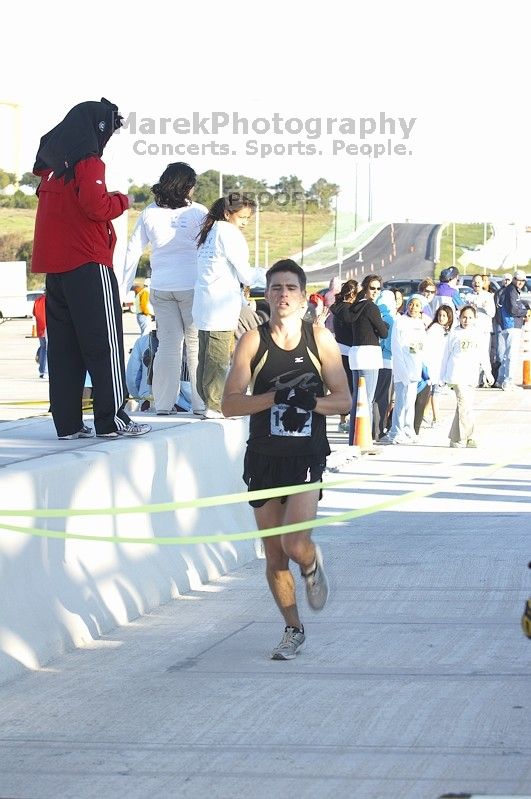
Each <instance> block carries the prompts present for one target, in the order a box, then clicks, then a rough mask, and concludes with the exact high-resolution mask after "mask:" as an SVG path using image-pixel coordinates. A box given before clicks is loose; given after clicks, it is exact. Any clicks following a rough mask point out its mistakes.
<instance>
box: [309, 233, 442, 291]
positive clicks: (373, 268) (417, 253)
mask: <svg viewBox="0 0 531 799" xmlns="http://www.w3.org/2000/svg"><path fill="white" fill-rule="evenodd" d="M439 227H440V225H425V224H411V223H397V224H391V225H387V227H386V228H384V229H383V230H382V231H381V233H379V234H378V235H377V236H376V237H375V238H374V239H373V240H372V241H371V242H370V244H368V245H367V246H366V247H364V248H363V250H360V251H359V252H356V253H354V254H353V255H351V256H349V257H348V258H346V259H345V260H344V261H343V264H342V266H341V277H342V278H344V279H345V280H347V279H349V278H356V279H357V280H359V279H360V278H361V277H363V276H364V275H366V274H369V273H370V272H374V273H376V274H378V275H381V276H382V278H383V279H384V280H391V279H393V278H396V277H400V278H410V277H411V278H416V277H427V276H432V275H433V271H434V266H435V264H434V260H433V258H434V253H435V238H436V236H437V231H438V229H439ZM338 273H339V264H332V266H327V267H324V268H323V269H316V270H312V271H311V273H310V277H311V281H312V282H315V283H318V282H325V281H326V282H328V281H329V280H330V279H331V278H332V277H335V276H336V275H337V274H338Z"/></svg>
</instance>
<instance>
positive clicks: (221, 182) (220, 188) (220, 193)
mask: <svg viewBox="0 0 531 799" xmlns="http://www.w3.org/2000/svg"><path fill="white" fill-rule="evenodd" d="M219 196H220V197H223V172H220V173H219Z"/></svg>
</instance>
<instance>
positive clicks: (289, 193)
mask: <svg viewBox="0 0 531 799" xmlns="http://www.w3.org/2000/svg"><path fill="white" fill-rule="evenodd" d="M39 180H40V178H38V177H37V176H36V175H34V174H33V173H32V172H25V173H24V174H23V175H22V177H21V179H20V181H19V183H18V185H19V186H28V187H30V188H32V189H36V188H37V186H38V185H39ZM222 183H223V194H225V195H228V194H234V193H241V194H246V195H249V196H251V197H253V199H255V200H256V201H257V202H258V203H259V205H260V207H261V208H262V209H263V210H269V211H295V210H300V208H301V205H302V204H303V203H304V205H305V209H306V211H308V212H309V213H311V212H312V211H317V210H320V211H328V210H330V206H331V203H332V200H333V198H334V197H336V196H337V194H338V193H339V186H338V185H337V184H336V183H330V182H329V181H327V180H326V179H325V178H319V179H318V180H316V181H315V182H314V183H312V185H311V186H310V188H309V189H305V188H304V186H303V184H302V181H301V179H300V178H299V177H297V176H296V175H283V176H282V177H280V178H279V179H278V181H277V182H276V183H273V184H268V183H266V181H265V180H256V178H252V177H249V176H247V175H230V174H227V175H225V174H224V175H223V176H222ZM9 185H14V186H16V185H17V178H16V175H15V174H14V173H13V172H6V171H5V170H3V169H0V190H1V189H4V188H5V187H6V186H9ZM219 189H220V186H219V172H218V171H217V170H215V169H208V170H207V171H206V172H203V173H202V174H200V175H198V176H197V184H196V187H195V193H194V199H195V200H196V201H197V202H199V203H202V204H203V205H206V207H207V208H210V206H211V205H212V203H213V202H214V201H215V200H217V198H218V197H219V193H220V192H219ZM128 193H129V194H131V195H132V196H133V198H134V202H135V205H137V206H140V205H142V206H144V205H146V204H147V203H149V202H151V201H152V198H153V197H152V193H151V185H150V184H147V183H144V184H142V185H138V184H136V183H135V182H134V180H133V179H132V178H130V179H129V189H128ZM36 204H37V198H36V197H35V196H34V195H32V194H25V193H24V192H23V191H20V189H18V190H17V191H15V192H14V194H12V195H10V196H0V207H4V208H34V207H35V206H36Z"/></svg>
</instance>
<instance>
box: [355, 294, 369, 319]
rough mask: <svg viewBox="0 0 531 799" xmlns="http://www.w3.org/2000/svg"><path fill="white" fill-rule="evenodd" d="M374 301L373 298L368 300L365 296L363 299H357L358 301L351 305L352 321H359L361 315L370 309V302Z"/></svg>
mask: <svg viewBox="0 0 531 799" xmlns="http://www.w3.org/2000/svg"><path fill="white" fill-rule="evenodd" d="M369 302H372V300H367V299H365V298H363V299H361V300H356V302H354V303H352V305H351V306H350V313H351V314H352V321H353V322H357V321H358V319H359V318H360V316H362V315H363V314H364V313H366V311H367V309H368V307H369V306H368V303H369Z"/></svg>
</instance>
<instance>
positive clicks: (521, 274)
mask: <svg viewBox="0 0 531 799" xmlns="http://www.w3.org/2000/svg"><path fill="white" fill-rule="evenodd" d="M514 276H515V278H516V279H517V280H525V272H524V271H523V269H517V270H516V272H515V273H514Z"/></svg>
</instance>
